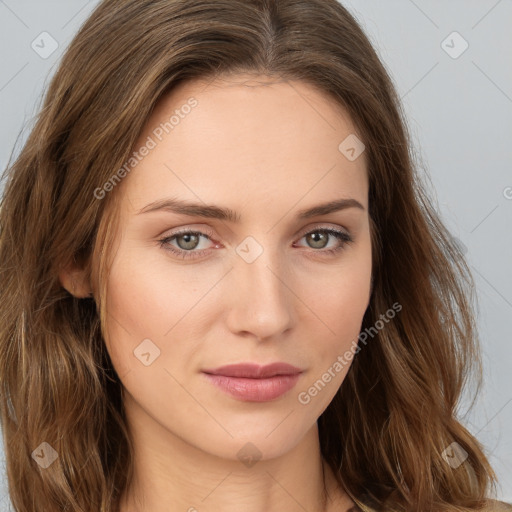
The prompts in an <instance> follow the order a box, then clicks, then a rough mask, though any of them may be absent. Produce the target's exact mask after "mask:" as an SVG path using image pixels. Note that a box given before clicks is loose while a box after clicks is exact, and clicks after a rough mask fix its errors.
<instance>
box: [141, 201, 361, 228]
mask: <svg viewBox="0 0 512 512" xmlns="http://www.w3.org/2000/svg"><path fill="white" fill-rule="evenodd" d="M347 208H359V209H360V210H363V211H365V208H364V206H363V205H362V204H361V203H360V202H359V201H357V200H356V199H353V198H347V199H335V200H333V201H329V202H327V203H322V204H318V205H316V206H313V207H311V208H306V209H304V210H299V211H298V212H297V218H298V219H309V218H311V217H316V216H319V215H327V214H329V213H334V212H338V211H340V210H346V209H347ZM159 210H164V211H168V212H171V213H178V214H181V215H189V216H194V217H206V218H210V219H220V220H225V221H229V222H233V223H238V222H240V219H241V217H240V214H239V213H237V212H235V211H234V210H232V209H230V208H225V207H221V206H216V205H207V204H200V203H191V202H189V201H183V200H181V199H170V198H169V199H160V200H158V201H154V202H152V203H150V204H148V205H146V206H144V207H143V208H142V209H141V210H139V211H138V212H137V215H140V214H141V213H149V212H155V211H159Z"/></svg>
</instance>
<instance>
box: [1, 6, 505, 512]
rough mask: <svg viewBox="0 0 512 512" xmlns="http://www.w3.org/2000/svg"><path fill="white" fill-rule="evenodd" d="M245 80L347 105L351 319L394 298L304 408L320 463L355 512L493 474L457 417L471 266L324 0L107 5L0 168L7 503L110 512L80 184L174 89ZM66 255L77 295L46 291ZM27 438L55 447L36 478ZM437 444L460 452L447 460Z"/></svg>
mask: <svg viewBox="0 0 512 512" xmlns="http://www.w3.org/2000/svg"><path fill="white" fill-rule="evenodd" d="M247 72H249V73H254V74H256V75H261V74H265V75H269V76H272V77H278V78H280V79H284V80H300V81H303V82H306V83H308V84H310V85H312V86H314V87H316V88H317V90H319V91H321V92H322V93H323V94H324V95H326V96H328V97H329V98H331V99H332V100H333V101H334V102H337V103H338V104H339V105H341V106H342V107H344V108H345V109H346V110H347V111H348V112H349V114H350V116H351V119H352V121H353V122H354V124H355V126H356V127H357V130H358V135H360V138H361V139H362V140H363V142H364V144H365V146H366V156H367V162H368V176H369V209H370V211H369V213H370V217H371V234H372V254H373V256H372V257H373V261H372V264H373V292H372V296H371V300H370V304H369V306H368V309H367V311H366V313H365V316H364V319H363V329H367V328H369V327H371V326H373V325H374V324H375V323H376V322H378V320H379V318H380V316H379V315H381V314H382V313H383V312H384V311H386V310H388V309H389V307H390V305H391V304H393V303H396V302H398V303H399V304H401V305H402V310H401V311H400V314H398V315H396V317H395V318H394V319H393V321H391V322H389V323H388V324H387V325H386V328H385V329H380V330H379V332H378V333H377V334H376V335H375V337H374V338H373V339H372V341H371V342H370V343H368V345H367V346H365V347H364V348H362V349H361V350H360V351H359V353H358V354H357V356H356V357H355V358H354V360H353V363H352V366H351V368H350V371H349V372H348V375H347V376H346V378H345V381H344V382H343V384H342V386H341V387H340V389H339V390H338V392H337V394H336V396H335V397H334V399H333V400H332V402H331V403H330V404H329V406H328V407H327V409H326V410H325V411H324V412H323V413H322V415H321V416H320V418H319V419H318V426H319V435H320V445H321V452H322V456H323V457H324V459H325V460H326V461H327V463H328V464H329V465H330V467H331V468H332V470H333V471H334V474H335V475H336V478H337V479H338V481H339V483H340V484H341V485H342V486H343V488H344V489H345V490H346V491H347V493H348V494H349V495H350V496H351V497H352V499H353V500H354V501H355V502H356V504H357V505H358V506H359V507H360V508H361V509H362V510H393V511H400V512H402V511H403V512H405V511H407V512H411V511H413V512H425V511H434V510H435V511H440V512H445V511H446V512H452V511H462V510H465V511H467V510H480V509H481V507H483V506H484V505H485V503H486V499H487V497H488V496H489V493H490V491H491V490H492V489H495V484H496V476H495V474H494V473H493V470H492V468H491V467H490V465H489V463H488V460H487V458H486V456H485V454H484V449H483V447H482V445H481V444H480V443H479V442H478V441H477V439H476V438H475V437H474V436H472V435H471V433H470V432H469V431H468V430H467V429H466V428H465V427H464V426H463V425H462V424H461V423H460V422H459V420H458V419H457V416H458V412H457V408H458V404H459V401H460V397H461V393H462V391H463V389H464V387H465V386H466V385H467V384H468V383H470V382H471V383H472V382H477V388H478V389H479V388H480V386H481V380H482V369H481V359H480V354H479V340H478V334H477V329H476V325H475V320H474V317H475V315H474V311H473V301H474V300H475V289H474V282H473V278H472V276H471V273H470V271H469V268H468V265H467V263H466V262H465V260H464V256H463V254H462V253H461V251H460V250H459V249H458V247H457V245H456V244H455V243H454V241H453V239H452V237H451V235H450V233H449V232H448V230H447V229H446V227H445V226H444V225H443V223H442V221H441V219H440V217H439V214H438V213H437V211H436V208H435V206H434V205H433V203H432V200H431V199H430V198H429V191H428V190H427V187H426V185H425V183H424V182H423V181H422V176H421V175H420V173H419V172H418V168H419V167H421V166H420V165H418V164H417V162H416V159H415V155H414V154H413V150H412V148H413V145H412V143H411V139H410V135H409V133H408V128H407V122H406V118H405V115H404V112H403V110H402V106H401V104H400V98H399V97H398V95H397V92H396V90H395V87H394V84H393V81H392V79H391V78H390V75H389V74H388V72H387V70H386V68H385V66H384V65H383V63H382V62H381V61H380V59H379V57H378V56H377V53H376V51H375V50H374V48H373V47H372V45H371V43H370V41H369V39H368V37H367V36H366V35H365V33H364V31H363V30H362V28H361V27H360V26H359V24H358V23H357V21H356V20H355V18H354V17H353V16H352V15H351V14H350V13H349V12H348V10H347V9H346V8H344V7H343V6H342V5H341V4H340V3H338V2H337V1H336V0H215V1H208V0H122V1H121V0H104V1H102V2H101V3H99V4H98V6H97V7H96V8H95V9H94V11H93V12H92V14H91V15H90V17H89V18H88V19H87V20H86V21H85V23H84V24H83V25H82V26H81V28H80V30H79V32H78V34H77V35H76V36H75V38H74V39H73V41H72V42H71V44H70V45H69V47H68V48H67V50H66V52H65V53H64V55H63V57H62V60H61V62H60V65H59V67H58V69H57V71H56V73H55V74H54V76H53V77H52V80H51V82H50V84H49V86H48V88H47V91H46V94H45V96H44V101H43V103H42V107H41V108H40V110H39V111H38V115H37V118H36V122H35V124H34V126H33V128H32V129H31V131H30V134H29V136H28V139H27V141H26V143H25V144H24V145H23V147H22V149H21V151H20V153H19V155H18V156H17V158H16V159H15V161H14V162H13V163H12V164H11V161H10V162H9V164H8V166H7V168H6V169H5V171H4V175H3V178H2V179H4V180H5V190H4V194H3V197H2V201H1V208H0V281H1V283H2V287H1V289H0V393H1V395H0V398H1V399H0V418H1V422H2V430H3V438H4V445H5V454H6V467H7V475H8V482H9V493H10V497H11V501H12V503H13V505H14V507H15V509H16V510H17V511H19V512H34V511H36V509H37V510H38V511H39V510H44V511H46V512H54V511H55V512H56V511H61V510H68V511H72V512H79V511H80V512H84V511H93V510H94V511H101V512H118V510H119V500H120V496H121V494H122V492H123V490H124V489H126V488H127V486H129V485H130V482H131V477H132V474H133V472H132V470H133V460H132V444H131V441H130V437H129V432H128V426H127V423H126V417H125V414H124V411H123V403H122V395H121V389H122V388H121V387H122V383H121V380H120V379H119V376H118V375H117V374H116V372H115V370H114V368H113V366H112V363H111V360H110V358H109V356H108V353H107V351H106V349H105V338H104V336H105V335H106V333H105V331H106V329H105V325H106V320H107V314H108V313H107V311H106V309H105V297H106V282H107V276H108V272H109V268H110V265H111V261H112V257H113V254H112V251H111V248H112V243H113V240H114V238H113V237H114V233H115V232H116V226H117V225H118V224H117V223H118V221H119V218H118V212H119V204H118V203H119V197H118V196H119V194H117V193H116V190H113V191H112V192H111V193H109V194H107V195H106V196H105V197H104V198H102V199H98V198H97V194H96V193H95V191H96V190H97V189H98V187H101V186H102V184H104V183H106V182H107V181H108V180H109V179H110V177H111V176H112V173H113V171H114V170H116V169H119V168H121V167H122V166H123V163H124V162H126V161H127V159H128V158H129V155H130V153H131V151H132V149H133V145H134V144H135V142H136V141H137V139H138V136H139V134H140V133H141V132H142V129H143V127H144V125H145V123H146V121H147V119H148V118H149V116H150V114H151V112H152V110H153V108H154V106H155V104H156V102H157V101H158V100H159V99H160V98H161V97H162V96H163V95H164V94H166V93H167V92H169V91H170V90H171V89H173V87H175V86H176V85H177V84H178V83H181V82H183V81H186V80H193V79H199V78H201V79H205V80H206V79H212V80H213V79H214V78H216V77H222V76H227V75H236V74H237V73H247ZM11 160H12V158H11ZM71 263H74V264H76V265H79V266H80V267H81V268H83V269H85V270H86V275H87V276H88V277H89V278H90V282H91V285H92V289H93V293H92V296H90V297H76V296H74V295H72V294H70V293H68V292H67V291H66V290H65V289H64V288H63V286H62V284H61V282H60V280H59V272H60V271H61V270H62V269H64V268H67V266H68V265H70V264H71ZM469 376H471V377H475V380H471V381H470V380H469ZM43 442H46V443H48V445H50V447H52V448H53V449H54V450H55V451H56V452H57V454H58V458H57V460H55V462H54V463H53V464H51V465H50V466H49V467H47V468H46V469H44V470H43V469H41V468H40V467H39V465H38V464H37V462H36V460H37V459H36V457H35V455H37V450H41V449H44V448H45V447H46V448H47V446H46V445H41V443H43ZM452 443H457V445H453V444H452ZM450 446H452V447H453V446H457V447H459V448H462V449H463V450H464V451H465V452H466V453H467V459H466V460H465V461H464V463H463V464H461V465H460V466H459V467H457V468H452V467H451V466H450V464H448V463H447V462H446V460H445V457H443V452H444V450H445V449H447V448H448V447H450ZM36 449H37V450H36Z"/></svg>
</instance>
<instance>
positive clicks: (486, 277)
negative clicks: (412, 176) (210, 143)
mask: <svg viewBox="0 0 512 512" xmlns="http://www.w3.org/2000/svg"><path fill="white" fill-rule="evenodd" d="M97 3H98V2H97V1H96V0H92V1H89V2H86V1H84V0H51V1H50V0H44V1H43V0H37V1H36V0H0V38H1V39H0V42H1V45H0V58H1V66H0V113H1V116H0V167H1V168H2V169H3V168H4V167H5V166H6V164H7V161H8V158H9V156H10V154H11V151H12V150H13V148H14V147H15V142H16V139H17V136H18V134H19V132H20V130H21V129H22V128H24V130H25V131H24V133H23V135H22V136H21V137H20V139H19V140H18V146H19V145H20V144H21V143H22V142H23V141H24V140H25V137H26V135H27V132H28V131H29V129H30V127H31V126H32V118H33V116H34V114H35V112H36V108H37V105H38V101H39V98H40V94H41V92H42V90H43V88H44V87H45V86H46V85H47V82H48V77H49V76H50V75H51V74H52V73H53V72H54V71H55V69H56V66H57V64H58V62H59V58H60V56H61V55H62V52H63V50H64V49H65V47H66V46H67V45H68V43H69V42H70V40H71V39H72V37H73V36H74V35H75V34H76V32H77V30H78V28H79V26H80V25H81V24H82V22H83V21H84V20H85V19H86V17H87V16H88V14H89V13H90V12H91V11H92V9H93V8H94V7H95V6H96V5H97ZM342 3H343V4H344V5H346V6H347V7H348V8H349V10H351V12H353V13H354V14H355V16H356V17H357V19H358V20H359V21H360V23H361V24H362V26H363V28H364V29H365V31H366V33H367V34H368V35H369V37H370V39H371V40H372V42H373V44H374V46H375V47H376V48H377V51H378V52H379V54H380V56H381V58H382V59H383V61H384V63H385V65H386V67H387V68H388V70H389V72H390V74H391V75H392V77H393V79H394V81H395V84H396V87H397V89H398V91H399V94H400V96H401V97H402V101H403V103H404V106H405V110H406V113H407V117H408V122H409V127H410V130H411V132H412V135H413V139H414V143H415V151H416V152H417V154H418V158H419V159H420V160H421V163H422V165H423V166H424V167H425V172H426V173H427V174H428V175H429V176H430V178H431V181H432V186H433V190H432V192H431V193H432V194H434V195H435V197H436V198H437V207H438V209H439V211H440V213H441V215H442V218H443V219H444V221H445V223H446V224H447V226H448V227H449V229H450V230H451V232H452V233H453V235H454V236H455V237H456V238H457V239H458V240H459V241H460V243H461V244H462V247H463V248H464V250H467V257H468V259H469V263H470V265H471V268H472V271H473V273H474V276H475V280H476V284H477V287H478V296H479V304H480V307H479V312H478V323H479V328H480V334H481V338H482V343H483V356H484V365H485V368H484V369H485V385H484V388H483V390H482V392H481V394H480V397H479V399H478V401H477V403H476V406H475V407H474V409H473V410H472V411H471V412H470V413H469V414H467V415H465V416H464V417H462V418H461V419H462V421H463V423H464V424H465V425H466V427H467V428H468V429H469V430H470V432H471V433H473V434H474V435H476V436H477V438H478V439H479V440H480V442H481V443H483V445H484V447H485V449H486V452H487V453H488V455H489V457H490V460H491V463H492V464H493V466H494V468H495V470H496V472H497V474H498V477H499V479H500V487H499V495H498V497H499V498H501V499H503V500H506V501H510V502H512V403H511V402H512V377H511V374H510V366H511V361H512V343H511V336H510V331H509V325H510V318H511V316H512V291H511V290H512V273H511V272H510V264H511V262H512V258H511V257H512V236H511V234H512V229H511V228H512V172H511V171H512V168H511V156H512V144H510V139H511V136H512V68H511V64H510V63H511V62H512V30H511V28H512V2H511V0H500V1H496V0H472V1H469V0H451V1H440V0H416V1H413V0H393V1H389V0H388V1H386V2H381V1H379V0H366V1H362V0H343V1H342ZM45 31H46V32H48V33H49V34H51V36H52V37H53V38H54V39H55V40H56V41H57V42H58V48H57V49H56V50H55V51H54V53H52V54H51V55H50V56H49V57H47V58H42V57H41V56H40V55H38V54H37V53H36V51H34V50H33V49H32V47H31V43H32V41H34V40H36V42H37V41H40V38H39V35H40V34H41V33H42V32H45ZM454 31H457V32H458V33H459V34H460V36H461V37H462V38H463V39H460V38H458V36H453V35H450V34H452V32H454ZM44 37H46V36H44ZM443 41H445V43H443ZM464 41H466V42H467V44H468V45H469V46H468V48H467V49H466V50H465V51H464V52H463V53H460V52H461V50H462V49H463V47H464V45H465V43H464ZM46 43H47V44H45V48H46V49H49V48H51V47H50V43H49V39H47V40H46ZM459 53H460V55H459ZM450 54H451V55H450ZM507 141H508V144H507ZM18 146H16V147H18ZM0 193H1V191H0ZM462 411H463V412H464V411H465V409H464V408H463V409H462ZM0 456H1V459H3V457H4V456H3V452H2V451H1V450H0ZM0 471H1V473H0V478H1V483H0V512H4V511H7V510H12V507H11V506H9V498H8V496H7V491H6V477H5V476H4V467H3V466H1V467H0Z"/></svg>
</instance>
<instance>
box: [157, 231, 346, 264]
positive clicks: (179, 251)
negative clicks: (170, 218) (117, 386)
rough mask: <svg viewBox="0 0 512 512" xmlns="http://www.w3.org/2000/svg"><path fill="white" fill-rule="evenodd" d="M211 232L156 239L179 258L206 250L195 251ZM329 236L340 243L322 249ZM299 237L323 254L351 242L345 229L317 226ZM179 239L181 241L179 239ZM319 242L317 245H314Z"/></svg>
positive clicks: (194, 256) (179, 234)
mask: <svg viewBox="0 0 512 512" xmlns="http://www.w3.org/2000/svg"><path fill="white" fill-rule="evenodd" d="M212 236H213V233H212V232H211V231H208V232H206V233H203V232H201V231H180V232H178V233H174V234H173V235H171V236H168V237H165V238H162V239H160V240H158V242H159V243H160V246H161V247H162V248H164V249H165V250H167V251H170V252H171V253H173V254H175V255H177V256H180V257H181V258H183V259H185V258H196V257H199V256H201V255H203V254H204V253H205V252H208V251H209V249H202V250H199V251H196V250H195V249H197V246H198V244H199V243H200V239H201V237H203V238H205V239H207V240H211V237H212ZM329 237H334V238H336V239H337V240H338V241H339V242H340V245H338V246H337V247H334V248H330V249H324V247H325V246H326V245H327V241H328V239H329ZM301 238H308V239H309V243H313V244H314V245H313V248H316V249H324V250H322V251H314V252H320V253H323V254H334V253H336V252H338V251H340V250H342V249H344V248H345V246H346V245H347V244H349V243H351V242H353V239H352V237H351V236H350V235H349V234H348V233H347V232H345V231H338V230H337V229H333V228H319V229H314V230H313V231H309V232H307V233H305V234H303V235H302V237H301ZM180 240H181V241H180ZM173 241H176V243H177V244H178V247H176V246H174V245H171V242H173ZM315 244H319V245H315Z"/></svg>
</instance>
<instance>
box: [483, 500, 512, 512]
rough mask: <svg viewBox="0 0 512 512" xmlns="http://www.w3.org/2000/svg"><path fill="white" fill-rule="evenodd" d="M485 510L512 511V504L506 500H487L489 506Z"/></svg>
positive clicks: (494, 511) (492, 511)
mask: <svg viewBox="0 0 512 512" xmlns="http://www.w3.org/2000/svg"><path fill="white" fill-rule="evenodd" d="M483 511H484V512H512V504H511V503H505V502H504V501H497V500H487V506H486V507H485V508H484V509H483Z"/></svg>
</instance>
